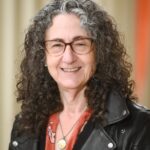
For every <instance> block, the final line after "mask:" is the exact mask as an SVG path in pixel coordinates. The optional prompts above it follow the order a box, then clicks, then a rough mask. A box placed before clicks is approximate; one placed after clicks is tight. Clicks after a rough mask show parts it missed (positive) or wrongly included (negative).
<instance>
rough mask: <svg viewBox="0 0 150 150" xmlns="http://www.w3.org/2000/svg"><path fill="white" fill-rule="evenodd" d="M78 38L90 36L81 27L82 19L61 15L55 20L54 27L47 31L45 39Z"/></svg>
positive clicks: (72, 15)
mask: <svg viewBox="0 0 150 150" xmlns="http://www.w3.org/2000/svg"><path fill="white" fill-rule="evenodd" d="M76 36H88V33H87V31H86V30H85V28H84V27H82V26H81V23H80V18H79V17H78V16H76V15H75V14H67V13H64V14H59V15H57V16H55V17H54V18H53V21H52V25H51V26H50V27H49V28H48V29H47V30H46V33H45V38H46V39H52V38H63V39H68V40H69V39H72V38H74V37H76Z"/></svg>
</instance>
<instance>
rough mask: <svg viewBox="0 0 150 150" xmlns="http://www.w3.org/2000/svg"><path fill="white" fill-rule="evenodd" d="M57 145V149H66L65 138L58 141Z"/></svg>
mask: <svg viewBox="0 0 150 150" xmlns="http://www.w3.org/2000/svg"><path fill="white" fill-rule="evenodd" d="M57 145H58V148H59V149H60V150H63V149H65V148H66V145H67V143H66V140H65V138H63V139H60V140H59V141H58V143H57Z"/></svg>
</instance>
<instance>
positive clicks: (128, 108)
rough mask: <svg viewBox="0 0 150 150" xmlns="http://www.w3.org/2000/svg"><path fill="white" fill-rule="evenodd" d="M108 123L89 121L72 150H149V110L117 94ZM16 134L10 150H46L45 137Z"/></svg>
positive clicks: (112, 99) (13, 131) (109, 113)
mask: <svg viewBox="0 0 150 150" xmlns="http://www.w3.org/2000/svg"><path fill="white" fill-rule="evenodd" d="M106 120H107V122H106V123H105V125H103V126H102V125H101V124H99V123H97V122H92V121H91V120H89V121H88V123H87V124H86V126H85V127H84V130H83V131H82V133H81V134H80V135H79V137H78V139H77V142H76V144H75V146H74V149H73V150H150V111H149V110H146V108H143V107H142V106H139V105H137V104H136V103H134V102H132V101H130V100H124V99H123V98H122V97H121V96H120V95H119V94H117V93H115V92H114V93H112V94H111V95H110V97H109V99H108V113H107V115H106ZM16 122H17V119H16ZM15 130H16V128H15V125H14V127H13V130H12V135H11V141H10V145H9V150H44V143H45V135H43V136H41V137H40V138H37V137H30V136H21V137H15V136H14V133H15Z"/></svg>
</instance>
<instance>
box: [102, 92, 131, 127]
mask: <svg viewBox="0 0 150 150" xmlns="http://www.w3.org/2000/svg"><path fill="white" fill-rule="evenodd" d="M106 109H107V110H106V114H105V120H106V121H105V122H104V126H107V125H111V124H114V123H116V122H119V121H121V120H123V119H125V118H126V117H127V116H128V115H129V113H130V112H129V109H128V107H127V104H126V100H125V98H123V97H122V96H121V95H120V94H119V93H117V92H115V91H113V92H111V93H110V95H109V96H108V100H107V103H106Z"/></svg>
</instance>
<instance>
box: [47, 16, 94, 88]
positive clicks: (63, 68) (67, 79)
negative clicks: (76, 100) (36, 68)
mask: <svg viewBox="0 0 150 150" xmlns="http://www.w3.org/2000/svg"><path fill="white" fill-rule="evenodd" d="M76 37H89V36H88V34H87V32H86V30H85V29H84V28H83V27H81V25H80V19H79V18H78V17H77V16H75V15H73V14H60V15H57V16H55V17H54V19H53V24H52V26H50V28H48V29H47V30H46V33H45V41H47V40H54V39H61V40H62V41H64V42H66V43H69V42H72V41H73V39H75V38H76ZM91 48H92V46H91ZM46 64H47V66H48V71H49V73H50V75H51V76H52V77H53V79H54V80H55V81H56V82H57V85H58V87H59V89H66V90H67V89H68V90H69V89H76V90H79V89H82V88H84V87H86V83H87V81H88V80H89V79H90V78H91V76H92V75H93V73H94V71H95V53H94V49H93V50H91V51H90V52H89V53H87V54H84V55H79V54H76V53H74V52H73V51H72V48H71V47H70V46H69V45H67V46H66V48H65V51H64V53H63V54H62V55H59V56H53V55H51V54H49V53H48V51H46Z"/></svg>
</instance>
